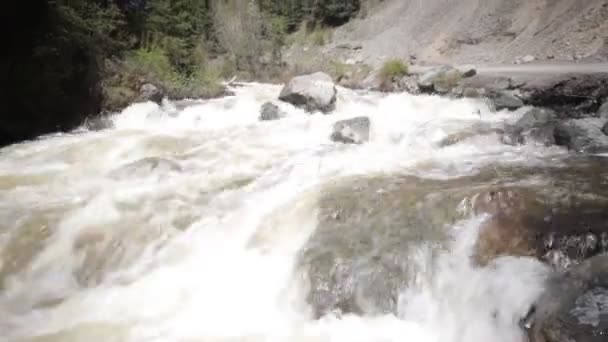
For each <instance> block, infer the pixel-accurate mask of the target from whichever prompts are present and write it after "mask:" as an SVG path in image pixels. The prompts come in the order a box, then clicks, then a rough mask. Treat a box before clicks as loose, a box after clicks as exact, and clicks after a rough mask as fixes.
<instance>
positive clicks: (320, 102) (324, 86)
mask: <svg viewBox="0 0 608 342" xmlns="http://www.w3.org/2000/svg"><path fill="white" fill-rule="evenodd" d="M337 93H338V91H337V89H336V87H335V85H334V83H333V81H332V79H331V77H330V76H329V75H327V74H325V73H322V72H317V73H314V74H310V75H303V76H297V77H294V78H292V79H291V80H290V81H289V82H288V83H287V85H285V87H283V89H282V90H281V94H280V95H279V100H281V101H284V102H287V103H291V104H293V105H294V106H296V107H300V108H303V109H305V110H306V111H308V112H315V111H320V112H322V113H325V114H327V113H329V112H331V111H333V110H334V109H335V107H336V97H337Z"/></svg>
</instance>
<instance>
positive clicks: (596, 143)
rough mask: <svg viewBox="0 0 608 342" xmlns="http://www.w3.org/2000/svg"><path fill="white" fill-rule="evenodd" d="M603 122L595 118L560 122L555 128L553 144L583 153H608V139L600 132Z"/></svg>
mask: <svg viewBox="0 0 608 342" xmlns="http://www.w3.org/2000/svg"><path fill="white" fill-rule="evenodd" d="M603 126H604V120H602V119H596V118H587V119H571V120H565V121H561V122H559V123H558V124H557V126H556V127H555V142H556V144H557V145H560V146H566V147H568V148H569V149H570V150H574V151H577V152H584V153H601V152H608V137H607V136H606V135H605V134H604V133H603V132H602V128H603Z"/></svg>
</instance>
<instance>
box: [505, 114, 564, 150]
mask: <svg viewBox="0 0 608 342" xmlns="http://www.w3.org/2000/svg"><path fill="white" fill-rule="evenodd" d="M556 120H557V118H556V116H555V113H554V112H553V111H551V110H548V109H542V108H531V109H530V110H528V111H527V112H526V113H525V114H524V115H523V116H522V117H521V118H520V119H519V120H518V121H517V122H516V123H515V124H513V125H508V126H506V127H505V134H504V135H503V137H502V141H503V143H505V144H508V145H520V144H538V145H544V146H551V145H554V144H555V137H554V134H555V123H556Z"/></svg>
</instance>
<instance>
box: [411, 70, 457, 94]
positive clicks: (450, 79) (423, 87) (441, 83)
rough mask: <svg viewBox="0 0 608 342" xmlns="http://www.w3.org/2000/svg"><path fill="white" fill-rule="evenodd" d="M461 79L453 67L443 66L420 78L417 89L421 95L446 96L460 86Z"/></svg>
mask: <svg viewBox="0 0 608 342" xmlns="http://www.w3.org/2000/svg"><path fill="white" fill-rule="evenodd" d="M462 77H463V76H462V73H461V72H460V71H459V70H457V69H455V68H454V67H453V66H451V65H443V66H441V67H438V68H435V69H433V70H430V71H428V72H426V73H424V74H423V75H422V76H420V78H419V79H418V87H419V88H420V91H421V92H423V93H439V94H447V93H449V92H450V91H451V90H452V89H454V88H456V87H457V86H458V85H459V84H460V81H461V80H462Z"/></svg>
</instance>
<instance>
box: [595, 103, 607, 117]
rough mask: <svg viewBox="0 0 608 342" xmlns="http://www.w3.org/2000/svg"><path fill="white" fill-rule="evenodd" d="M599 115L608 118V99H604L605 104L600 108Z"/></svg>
mask: <svg viewBox="0 0 608 342" xmlns="http://www.w3.org/2000/svg"><path fill="white" fill-rule="evenodd" d="M597 113H598V115H597V116H598V117H600V118H602V119H608V100H606V101H604V104H603V105H602V106H601V107H600V109H599V110H598V112H597Z"/></svg>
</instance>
